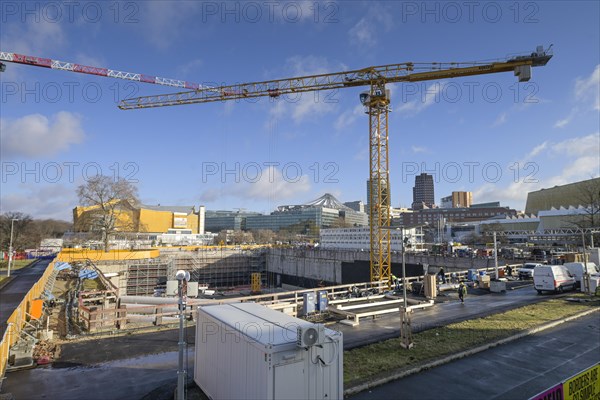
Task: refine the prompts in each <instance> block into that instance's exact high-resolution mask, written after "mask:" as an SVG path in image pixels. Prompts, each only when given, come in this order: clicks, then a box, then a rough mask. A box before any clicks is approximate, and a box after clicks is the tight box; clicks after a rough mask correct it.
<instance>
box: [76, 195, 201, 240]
mask: <svg viewBox="0 0 600 400" xmlns="http://www.w3.org/2000/svg"><path fill="white" fill-rule="evenodd" d="M111 207H112V208H113V209H114V218H115V228H116V230H117V231H119V232H137V233H167V232H169V231H170V230H171V231H173V230H189V231H191V232H190V233H199V234H204V214H205V208H204V206H199V207H198V210H196V208H195V206H161V205H158V206H149V205H144V204H132V203H130V202H129V201H126V200H120V201H117V202H113V203H112V204H111ZM100 212H101V211H100V208H99V206H90V207H81V206H77V207H75V208H74V209H73V224H74V226H75V229H76V230H78V231H93V230H98V229H97V223H95V221H97V220H98V216H99V214H100Z"/></svg>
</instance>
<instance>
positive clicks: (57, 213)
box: [0, 184, 77, 221]
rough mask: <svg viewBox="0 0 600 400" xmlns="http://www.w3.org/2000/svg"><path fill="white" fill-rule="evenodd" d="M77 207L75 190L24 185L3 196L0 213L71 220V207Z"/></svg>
mask: <svg viewBox="0 0 600 400" xmlns="http://www.w3.org/2000/svg"><path fill="white" fill-rule="evenodd" d="M76 205H77V196H76V195H75V188H74V187H69V186H65V185H62V184H48V185H40V184H25V185H22V186H21V187H20V190H16V191H15V190H13V191H11V193H8V194H4V191H3V195H2V198H1V201H0V213H5V212H9V211H19V212H23V213H25V214H29V215H31V216H32V217H34V218H41V219H45V218H54V219H61V220H64V221H72V220H73V211H72V210H73V207H75V206H76Z"/></svg>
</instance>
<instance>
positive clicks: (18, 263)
mask: <svg viewBox="0 0 600 400" xmlns="http://www.w3.org/2000/svg"><path fill="white" fill-rule="evenodd" d="M34 261H35V260H13V261H12V263H11V264H10V270H11V271H14V270H16V269H21V268H25V267H26V266H28V265H29V264H31V263H32V262H34ZM3 269H6V270H8V260H1V261H0V270H3Z"/></svg>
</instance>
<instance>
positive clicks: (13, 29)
mask: <svg viewBox="0 0 600 400" xmlns="http://www.w3.org/2000/svg"><path fill="white" fill-rule="evenodd" d="M3 30H4V35H5V36H4V38H3V39H2V42H3V43H10V51H12V52H14V53H19V54H26V55H31V56H41V57H51V56H52V54H51V53H52V52H54V51H55V50H57V49H58V48H60V47H62V46H63V45H64V44H65V33H64V32H63V30H62V27H61V25H60V24H58V23H56V22H52V21H48V20H46V19H45V18H41V19H40V20H39V21H37V22H36V21H35V20H34V19H29V18H28V19H27V22H25V23H18V24H10V25H8V24H7V26H6V27H4V28H3ZM3 50H4V49H3ZM7 50H8V49H7Z"/></svg>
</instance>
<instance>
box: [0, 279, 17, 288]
mask: <svg viewBox="0 0 600 400" xmlns="http://www.w3.org/2000/svg"><path fill="white" fill-rule="evenodd" d="M14 279H15V277H14V276H9V277H8V278H6V279H4V280H3V281H2V282H0V290H2V289H4V287H5V286H6V285H8V284H9V283H11V282H12V281H13V280H14Z"/></svg>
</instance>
